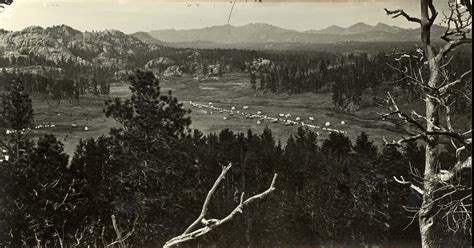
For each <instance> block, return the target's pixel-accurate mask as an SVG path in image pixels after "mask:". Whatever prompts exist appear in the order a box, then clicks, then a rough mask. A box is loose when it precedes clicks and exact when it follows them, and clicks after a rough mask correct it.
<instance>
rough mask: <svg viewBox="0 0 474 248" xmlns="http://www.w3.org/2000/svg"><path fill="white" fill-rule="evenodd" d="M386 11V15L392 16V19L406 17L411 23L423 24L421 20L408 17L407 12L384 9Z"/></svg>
mask: <svg viewBox="0 0 474 248" xmlns="http://www.w3.org/2000/svg"><path fill="white" fill-rule="evenodd" d="M384 10H385V13H386V14H387V15H389V16H392V18H397V17H399V16H403V17H405V19H407V20H408V21H410V22H416V23H421V20H420V18H416V17H412V16H410V15H408V14H407V13H405V11H404V10H402V9H397V10H388V9H384Z"/></svg>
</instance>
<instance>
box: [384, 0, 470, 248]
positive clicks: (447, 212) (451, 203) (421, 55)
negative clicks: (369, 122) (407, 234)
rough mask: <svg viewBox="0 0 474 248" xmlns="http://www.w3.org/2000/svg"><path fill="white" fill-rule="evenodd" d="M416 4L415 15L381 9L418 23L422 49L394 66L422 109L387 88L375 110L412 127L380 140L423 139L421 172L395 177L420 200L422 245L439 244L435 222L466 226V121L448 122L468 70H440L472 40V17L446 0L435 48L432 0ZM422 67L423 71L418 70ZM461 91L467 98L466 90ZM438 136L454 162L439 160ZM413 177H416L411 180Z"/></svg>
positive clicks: (458, 1) (464, 6) (461, 4)
mask: <svg viewBox="0 0 474 248" xmlns="http://www.w3.org/2000/svg"><path fill="white" fill-rule="evenodd" d="M420 7H421V18H418V17H414V16H411V15H409V14H408V13H406V12H405V11H404V10H402V9H399V10H387V9H385V11H386V13H387V15H390V16H392V17H393V18H397V17H403V18H405V19H406V20H408V21H410V22H415V23H418V24H419V25H420V27H421V44H422V49H420V50H418V54H416V55H407V54H404V55H401V56H400V57H399V58H398V59H397V60H398V61H400V60H402V59H415V60H416V61H417V62H416V63H415V65H416V66H415V67H414V68H407V67H406V68H400V69H399V71H400V72H402V73H403V74H404V75H405V77H406V79H408V80H409V81H410V82H411V83H412V84H413V85H415V86H416V87H417V88H418V89H419V90H420V91H421V92H422V95H423V100H424V101H425V113H424V115H421V114H418V113H416V112H415V111H411V113H410V114H407V113H404V112H403V111H402V110H400V108H399V107H398V105H397V102H396V100H395V99H394V97H392V95H390V94H388V97H387V100H386V102H387V103H388V104H389V105H390V112H388V113H384V114H381V115H382V117H383V118H387V117H389V116H398V118H400V119H401V120H403V121H405V122H406V123H408V124H410V125H412V126H413V127H414V128H415V129H416V130H417V131H416V132H415V133H413V135H411V136H409V137H405V138H402V139H399V140H397V141H391V142H388V141H386V140H385V139H384V140H385V142H386V144H388V145H396V146H399V145H401V144H403V143H404V142H408V141H418V140H422V141H423V142H425V143H426V152H425V165H424V172H423V173H412V175H413V180H410V181H407V180H405V179H404V178H400V179H399V178H395V180H396V181H397V182H399V183H401V184H406V185H410V187H411V188H412V189H413V190H415V192H418V193H419V194H421V195H422V199H423V201H422V204H421V207H420V209H419V210H417V211H416V215H417V216H418V220H419V225H420V234H421V243H422V247H423V248H428V247H439V243H437V242H438V241H437V238H436V236H437V232H436V229H435V228H436V227H439V226H440V225H442V224H443V220H444V221H446V222H445V223H446V224H447V226H448V228H449V229H450V230H452V231H454V232H458V231H461V230H467V231H468V232H469V233H470V232H471V229H470V223H471V222H472V209H471V206H472V205H471V200H472V197H471V186H470V180H469V182H466V181H465V176H466V174H467V173H465V172H466V171H467V172H470V171H471V170H472V162H471V160H472V159H471V153H470V152H471V149H472V138H471V137H472V136H471V133H472V127H471V128H470V129H469V130H457V129H455V128H454V127H453V125H452V108H451V106H452V104H453V101H456V99H457V98H459V97H460V96H459V94H457V93H460V91H459V90H456V87H455V86H458V85H461V83H466V80H471V76H470V75H471V71H470V70H469V71H466V72H465V73H463V74H461V75H460V76H459V75H458V76H456V78H454V79H452V77H453V75H450V74H449V73H448V72H447V71H446V66H447V65H448V64H449V63H450V62H451V59H450V58H448V57H449V54H450V53H451V52H452V51H453V50H455V49H456V48H457V47H459V46H461V45H463V44H471V43H472V38H471V36H470V35H471V34H470V32H471V25H472V19H471V18H472V17H471V3H470V2H469V0H468V1H465V0H455V1H453V0H449V1H448V9H449V10H448V11H447V12H446V13H443V14H444V19H443V21H444V23H445V24H446V26H447V27H446V32H445V33H444V35H443V36H442V37H440V38H442V39H443V40H444V41H445V42H446V43H445V44H443V46H441V47H440V48H439V49H437V48H435V46H433V45H432V43H431V28H432V26H433V23H434V22H435V20H436V18H437V16H438V12H437V10H436V8H435V6H434V4H433V1H432V0H420ZM426 69H427V70H426ZM425 71H427V73H423V72H425ZM469 83H471V82H469ZM461 97H466V98H468V100H469V101H470V100H471V98H470V96H468V95H467V94H464V96H461ZM443 141H450V142H451V144H452V145H453V146H454V148H455V149H456V154H455V155H456V158H457V162H456V163H455V164H453V165H450V166H448V165H440V157H439V155H440V150H441V145H440V144H441V142H443ZM448 167H449V168H448ZM442 168H444V169H442ZM446 168H448V169H446ZM468 174H470V173H468ZM417 180H418V181H419V182H416V181H417Z"/></svg>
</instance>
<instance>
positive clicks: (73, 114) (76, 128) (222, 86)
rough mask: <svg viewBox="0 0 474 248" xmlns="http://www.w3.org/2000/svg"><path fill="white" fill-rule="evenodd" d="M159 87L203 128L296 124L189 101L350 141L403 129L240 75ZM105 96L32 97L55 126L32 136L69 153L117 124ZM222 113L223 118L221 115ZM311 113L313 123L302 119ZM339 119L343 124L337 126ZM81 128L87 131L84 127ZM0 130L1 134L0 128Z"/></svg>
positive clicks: (278, 128)
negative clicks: (253, 84) (270, 90)
mask: <svg viewBox="0 0 474 248" xmlns="http://www.w3.org/2000/svg"><path fill="white" fill-rule="evenodd" d="M160 86H161V90H162V92H163V93H166V92H167V91H168V90H172V92H173V95H175V96H177V97H178V99H179V100H180V101H181V102H183V103H184V106H185V107H186V108H189V109H191V111H192V113H191V119H192V125H191V127H192V128H197V129H199V130H201V131H203V132H204V133H210V132H219V131H220V130H222V129H225V128H229V129H232V130H234V131H242V132H246V131H247V130H248V129H249V128H250V129H252V131H254V133H260V132H261V131H262V130H263V129H264V128H265V126H268V127H269V128H271V129H272V131H273V133H274V135H275V137H276V138H277V139H280V140H281V142H282V143H285V142H286V139H287V138H288V137H289V136H290V135H291V134H294V133H295V132H296V130H297V128H298V126H285V125H284V124H283V123H271V122H269V121H263V122H262V123H261V124H257V119H246V118H245V117H244V116H240V115H236V116H229V115H228V114H226V113H219V112H216V111H214V112H213V113H212V114H210V111H208V110H207V113H205V110H206V109H198V108H195V107H192V106H191V105H190V104H189V101H193V102H196V103H202V104H207V103H208V102H212V103H213V105H214V106H216V107H222V108H226V109H230V108H231V107H232V106H235V108H236V110H240V111H241V110H242V107H243V106H249V108H248V109H247V110H245V112H246V113H251V114H255V113H256V112H257V111H261V112H262V113H263V114H265V115H268V116H272V117H277V116H278V115H279V114H286V113H290V114H291V115H292V119H293V120H294V118H295V117H300V118H301V120H302V121H304V122H307V123H308V124H313V125H319V126H321V127H323V126H324V124H325V122H330V123H331V126H330V128H334V129H339V130H344V131H346V132H347V134H346V135H347V136H349V137H350V138H351V139H352V140H353V141H355V138H356V137H357V136H358V135H359V134H360V133H361V132H362V131H364V132H366V133H368V134H369V136H370V138H371V139H373V140H374V142H375V143H377V144H381V143H382V136H385V137H387V138H388V139H390V138H399V137H400V136H401V135H402V133H403V129H401V127H400V126H398V125H396V124H394V123H392V122H390V121H388V120H387V121H383V120H381V118H380V116H378V115H377V114H376V113H377V112H381V111H383V110H382V109H381V108H379V107H371V108H364V109H363V110H361V111H358V112H356V113H351V114H347V113H340V112H336V111H334V110H333V108H332V107H333V104H332V100H331V93H322V94H313V93H305V94H298V95H274V94H264V93H262V92H260V91H257V92H256V91H254V90H252V89H251V88H250V82H249V79H248V76H247V75H246V74H227V75H225V76H224V77H223V78H222V79H220V80H218V81H214V80H209V81H202V82H198V81H196V80H194V79H193V78H192V77H191V76H183V77H173V78H162V79H160ZM129 95H130V91H129V88H128V86H127V85H124V86H114V87H112V88H111V93H110V97H127V96H129ZM105 100H106V98H99V97H83V98H81V99H80V100H79V102H78V103H74V104H71V103H69V101H67V100H63V101H61V103H58V101H52V100H49V101H46V100H44V99H41V98H34V99H33V106H34V111H35V123H36V124H37V125H38V124H42V123H44V124H49V123H50V124H54V125H55V127H54V128H52V127H49V128H39V129H35V130H34V131H33V135H34V136H36V137H37V136H40V135H44V134H46V133H52V134H54V135H56V136H57V137H58V138H59V139H60V140H61V141H62V142H63V143H64V144H65V149H66V152H67V153H68V154H70V155H71V156H72V155H73V153H74V150H75V147H76V145H77V144H78V142H79V140H80V139H81V138H86V137H98V136H100V135H106V134H107V133H108V132H109V129H110V128H111V127H113V126H117V123H116V122H115V121H114V120H113V119H109V118H106V117H105V114H104V113H103V109H104V107H105V104H104V101H105ZM224 116H226V117H227V119H226V120H224V118H223V117H224ZM308 117H313V118H314V119H315V120H314V121H313V122H311V121H309V120H308ZM341 121H344V122H345V124H344V125H342V124H341ZM86 127H87V130H85V129H86ZM316 131H319V134H320V136H319V137H320V139H325V138H327V135H328V134H329V132H327V131H323V130H316ZM2 135H5V134H4V133H3V132H2Z"/></svg>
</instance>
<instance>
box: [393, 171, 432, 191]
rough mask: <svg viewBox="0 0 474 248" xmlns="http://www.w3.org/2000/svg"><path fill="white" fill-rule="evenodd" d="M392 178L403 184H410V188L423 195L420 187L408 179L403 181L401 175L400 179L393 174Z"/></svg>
mask: <svg viewBox="0 0 474 248" xmlns="http://www.w3.org/2000/svg"><path fill="white" fill-rule="evenodd" d="M393 179H394V180H395V182H397V183H400V184H404V185H410V188H411V189H413V190H415V191H416V192H417V193H418V194H420V195H423V194H424V193H425V192H424V190H423V189H422V188H420V187H418V186H416V185H414V184H413V183H412V182H410V181H405V179H404V178H403V176H400V179H398V178H397V177H395V176H393Z"/></svg>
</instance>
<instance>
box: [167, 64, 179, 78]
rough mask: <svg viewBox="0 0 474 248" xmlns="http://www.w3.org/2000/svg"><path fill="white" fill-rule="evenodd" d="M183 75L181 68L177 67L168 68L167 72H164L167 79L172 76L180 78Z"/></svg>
mask: <svg viewBox="0 0 474 248" xmlns="http://www.w3.org/2000/svg"><path fill="white" fill-rule="evenodd" d="M182 75H183V71H182V69H181V67H179V66H177V65H172V66H170V67H168V68H166V70H165V71H164V72H163V76H165V77H172V76H175V77H180V76H182Z"/></svg>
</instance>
